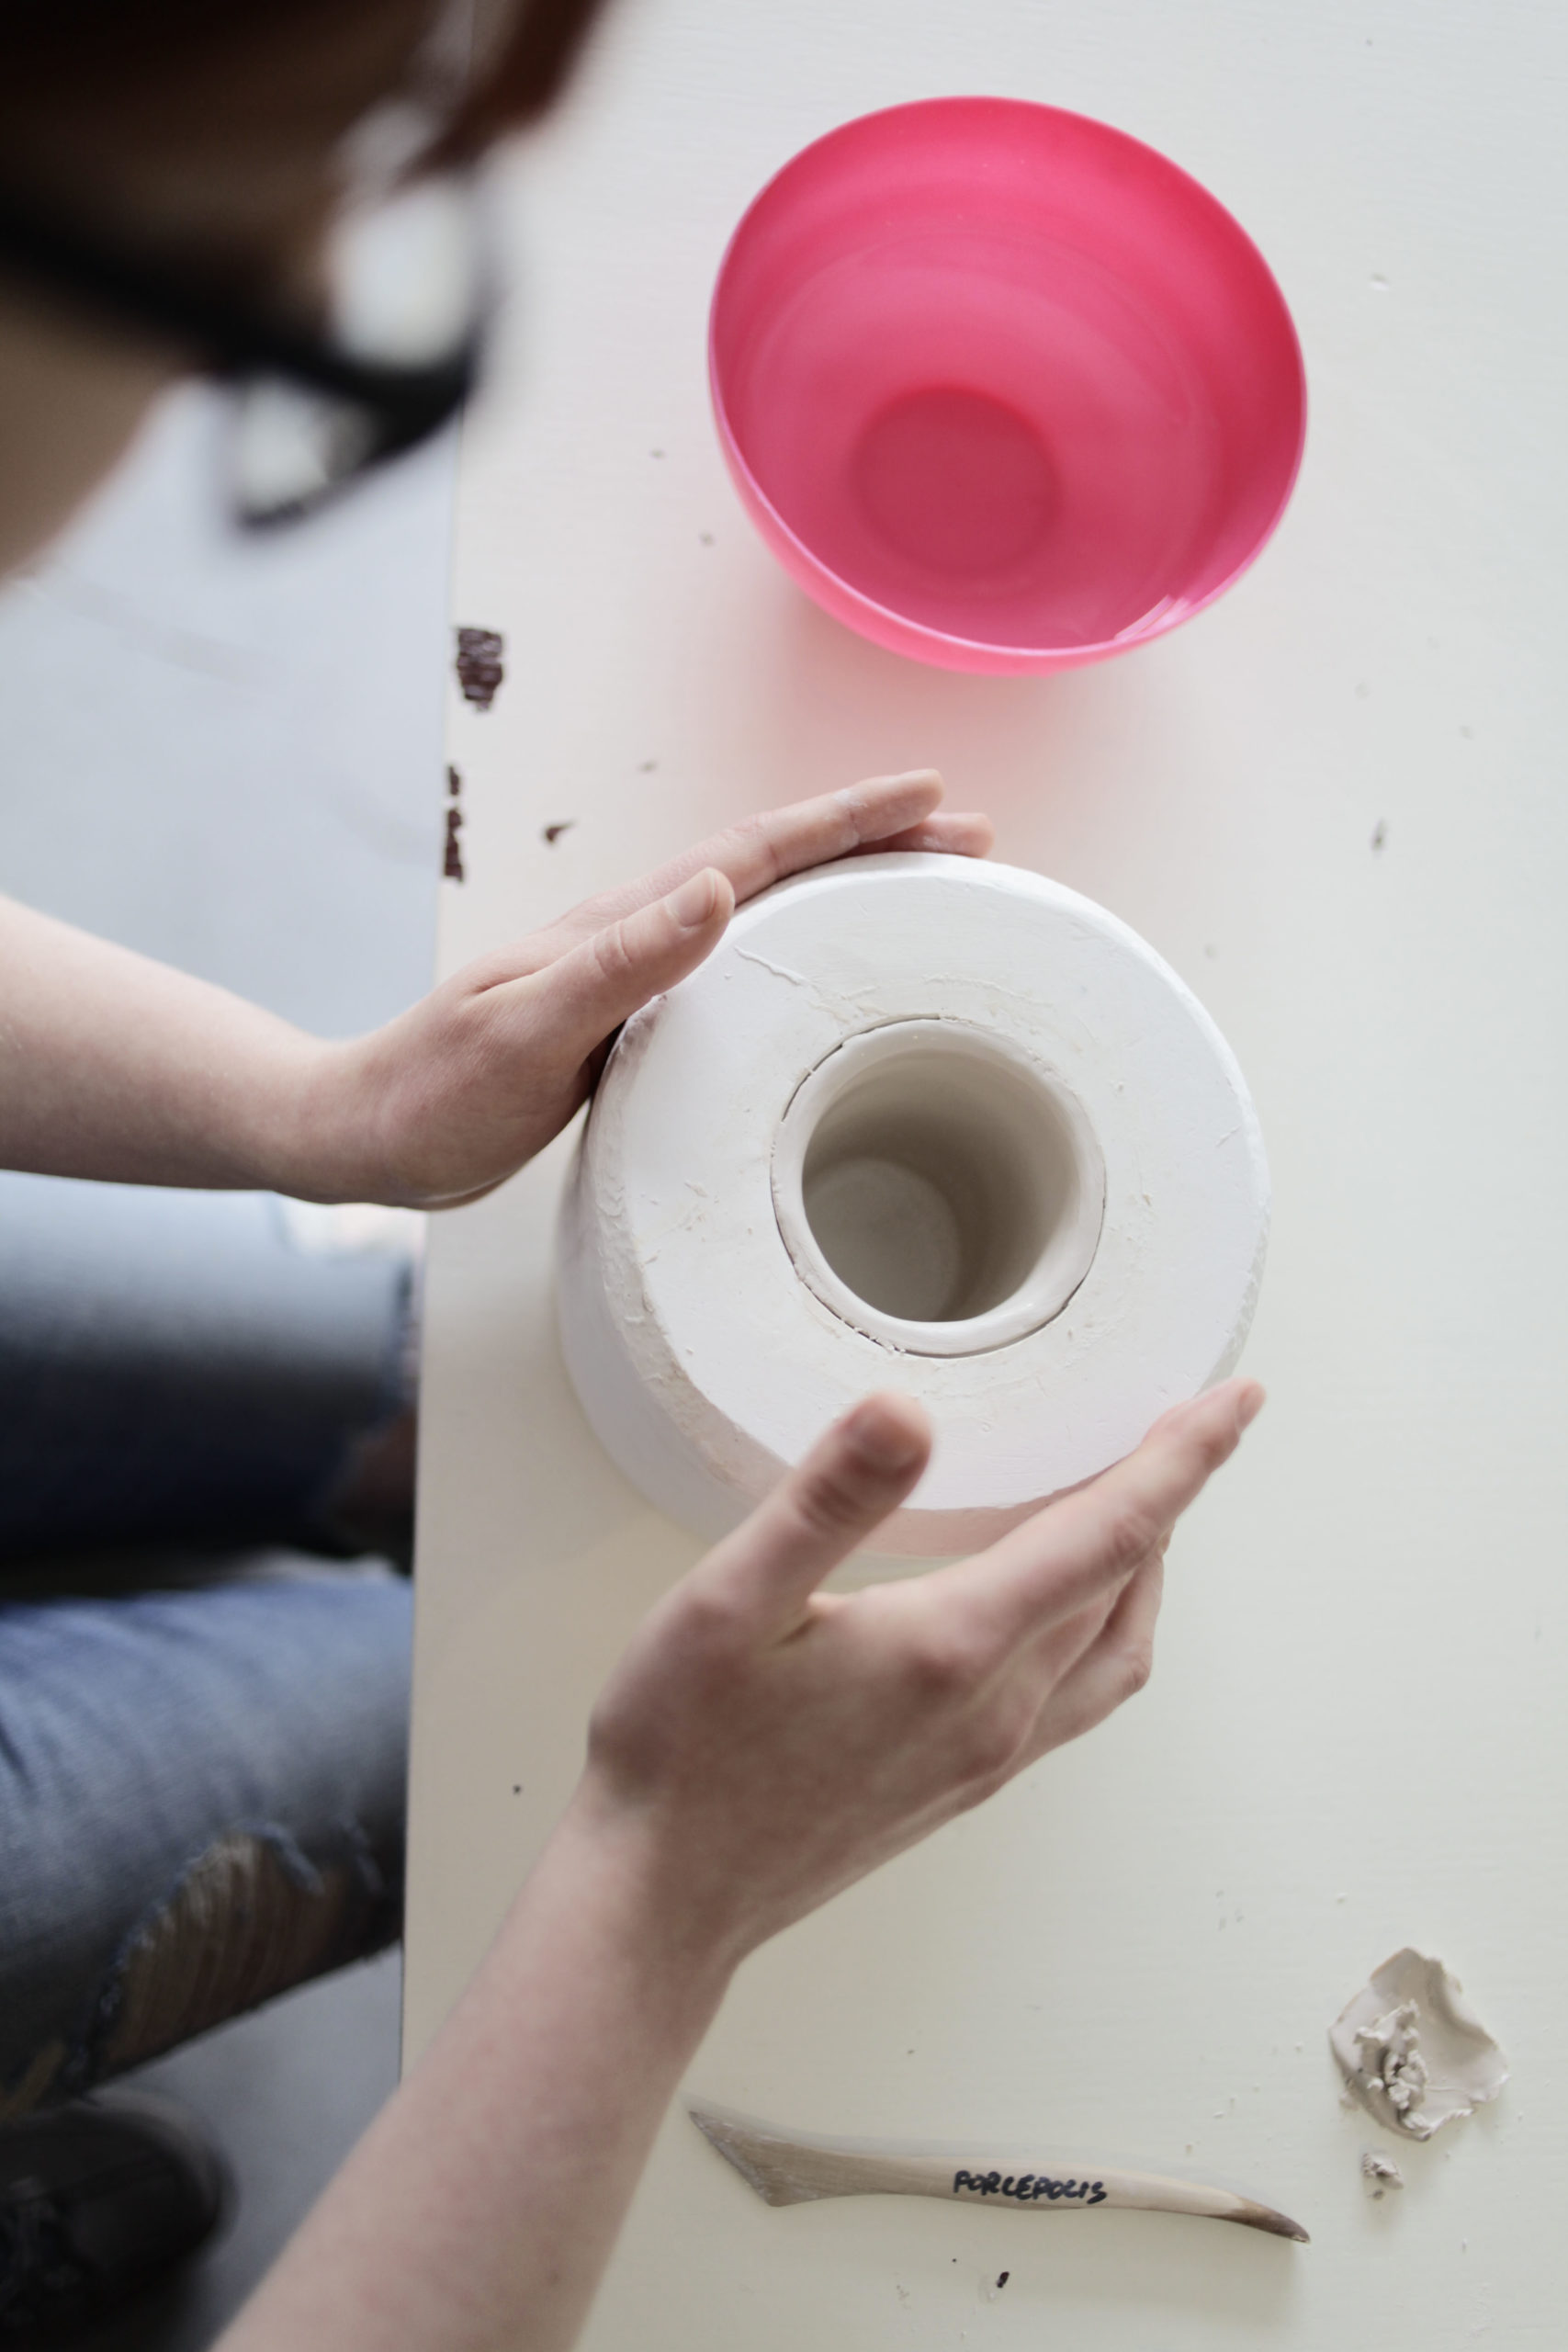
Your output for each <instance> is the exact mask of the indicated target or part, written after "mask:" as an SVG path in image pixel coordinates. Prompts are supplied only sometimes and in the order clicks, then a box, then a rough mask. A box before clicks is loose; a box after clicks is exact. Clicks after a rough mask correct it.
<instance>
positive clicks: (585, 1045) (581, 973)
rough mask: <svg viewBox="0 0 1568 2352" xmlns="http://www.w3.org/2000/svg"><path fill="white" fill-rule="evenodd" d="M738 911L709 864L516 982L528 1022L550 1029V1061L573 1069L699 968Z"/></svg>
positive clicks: (731, 894) (722, 880)
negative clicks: (655, 998)
mask: <svg viewBox="0 0 1568 2352" xmlns="http://www.w3.org/2000/svg"><path fill="white" fill-rule="evenodd" d="M734 911H735V894H734V892H733V890H732V889H731V888H730V886H729V883H728V880H727V879H726V877H725V876H723V875H722V874H718V873H715V872H714V871H713V869H712V868H711V867H708V868H705V869H704V871H702V872H701V873H698V874H694V875H693V876H690V878H689V879H688V880H686V881H684V882H682V884H680V885H679V887H678V888H675V889H674V890H672V891H671V892H670V893H669V895H668V896H667V897H665V898H662V899H656V900H655V902H654V904H653V905H652V906H649V907H642V908H639V909H638V910H637V912H636V913H635V914H629V915H626V916H624V917H623V918H622V919H621V921H620V922H613V923H610V924H607V925H606V926H605V928H604V930H603V931H596V932H594V933H593V934H592V937H591V938H588V939H585V940H583V941H582V942H581V944H580V945H578V946H576V947H573V948H571V949H570V951H569V952H568V953H567V954H566V955H564V956H560V957H558V959H557V961H556V962H555V963H553V964H550V965H547V967H546V968H545V969H544V971H542V972H537V973H535V974H533V975H532V976H531V977H530V978H526V979H523V980H518V981H513V982H512V983H511V984H510V985H511V986H512V987H513V988H514V989H518V990H520V991H525V994H524V995H523V996H522V997H521V998H520V1000H519V1001H521V1002H524V1003H525V1004H526V1005H527V1008H528V1012H529V1015H530V1026H531V1027H533V1026H537V1027H538V1028H542V1029H543V1030H544V1032H545V1034H546V1035H547V1041H548V1050H549V1054H550V1058H551V1059H552V1060H555V1059H558V1060H559V1061H560V1062H561V1063H562V1064H563V1065H564V1066H565V1067H566V1068H568V1069H575V1068H577V1067H578V1066H579V1065H580V1064H581V1063H582V1062H584V1061H586V1060H587V1059H588V1058H589V1057H590V1056H591V1055H592V1053H593V1051H594V1049H595V1048H596V1047H597V1046H600V1045H602V1044H603V1043H604V1039H605V1038H606V1037H607V1036H609V1035H610V1034H611V1032H612V1031H613V1030H615V1029H617V1028H618V1027H619V1026H620V1024H621V1023H622V1022H623V1021H626V1020H629V1019H630V1017H631V1015H632V1014H633V1013H634V1012H637V1009H638V1007H639V1006H641V1005H644V1004H646V1003H647V1002H648V1001H649V997H653V996H657V995H658V994H659V993H660V989H670V988H673V987H674V985H675V983H676V981H677V980H682V979H684V978H685V977H686V974H687V973H688V972H691V971H694V970H695V968H696V967H697V966H698V965H699V964H700V963H701V962H702V960H703V958H704V957H705V956H706V955H708V954H709V952H710V951H711V950H712V948H713V947H714V945H715V944H716V942H717V941H718V939H719V938H720V937H721V936H722V934H723V932H724V927H725V925H726V923H728V921H729V918H730V916H731V915H732V914H733V912H734ZM498 993H504V991H498Z"/></svg>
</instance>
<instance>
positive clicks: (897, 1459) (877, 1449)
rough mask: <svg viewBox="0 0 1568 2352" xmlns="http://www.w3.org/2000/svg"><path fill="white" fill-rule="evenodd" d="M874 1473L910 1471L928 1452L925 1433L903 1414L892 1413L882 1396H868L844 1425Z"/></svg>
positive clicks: (846, 1433) (848, 1435)
mask: <svg viewBox="0 0 1568 2352" xmlns="http://www.w3.org/2000/svg"><path fill="white" fill-rule="evenodd" d="M844 1433H845V1435H846V1436H847V1437H850V1438H852V1440H853V1442H854V1443H855V1444H856V1445H857V1446H858V1447H859V1449H860V1452H861V1453H862V1454H863V1456H864V1458H865V1460H866V1462H867V1463H868V1464H870V1466H871V1467H872V1468H873V1469H874V1470H888V1471H893V1470H907V1469H908V1466H909V1464H910V1463H911V1462H918V1461H919V1458H920V1455H921V1453H923V1452H924V1450H925V1433H924V1431H923V1430H919V1429H915V1428H912V1427H911V1426H910V1424H909V1422H908V1419H906V1418H905V1417H904V1415H903V1414H901V1413H899V1412H897V1411H896V1410H893V1411H890V1410H889V1409H888V1408H887V1406H886V1405H885V1404H884V1403H883V1401H882V1399H881V1398H880V1397H867V1398H866V1400H865V1402H864V1404H863V1405H857V1406H856V1407H855V1409H854V1411H853V1412H852V1414H851V1415H850V1417H849V1419H848V1420H847V1421H846V1422H845V1424H844Z"/></svg>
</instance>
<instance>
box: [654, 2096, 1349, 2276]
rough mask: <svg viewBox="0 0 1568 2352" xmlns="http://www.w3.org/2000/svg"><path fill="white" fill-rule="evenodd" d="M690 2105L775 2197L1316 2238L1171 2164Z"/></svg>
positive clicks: (765, 2193) (759, 2188)
mask: <svg viewBox="0 0 1568 2352" xmlns="http://www.w3.org/2000/svg"><path fill="white" fill-rule="evenodd" d="M686 2111H687V2113H688V2114H689V2115H690V2117H691V2119H692V2120H693V2122H694V2124H695V2125H696V2127H697V2129H698V2131H700V2132H701V2133H702V2134H703V2136H704V2138H705V2139H707V2140H711V2141H712V2143H713V2144H714V2146H715V2147H716V2149H717V2150H718V2153H719V2154H720V2155H721V2156H724V2157H726V2158H728V2162H729V2163H730V2164H732V2165H734V2166H735V2169H736V2171H737V2172H738V2173H739V2175H740V2177H741V2178H742V2179H743V2180H746V2181H749V2182H750V2185H751V2187H752V2188H754V2189H755V2190H756V2192H757V2194H758V2196H759V2197H760V2198H761V2199H762V2201H763V2203H764V2204H767V2205H802V2204H805V2203H807V2201H808V2200H809V2199H813V2198H817V2197H942V2198H946V2199H950V2200H951V2201H953V2202H955V2203H957V2204H960V2205H978V2204H987V2203H994V2204H996V2205H998V2206H1004V2207H1016V2206H1021V2205H1022V2206H1027V2207H1028V2209H1029V2211H1031V2212H1033V2213H1046V2212H1049V2213H1062V2212H1073V2213H1083V2212H1088V2211H1089V2210H1090V2208H1091V2207H1093V2206H1096V2205H1103V2206H1108V2207H1110V2208H1111V2210H1112V2211H1116V2210H1118V2209H1120V2210H1121V2211H1136V2212H1143V2213H1190V2214H1193V2215H1195V2216H1197V2217H1199V2218H1200V2219H1202V2220H1205V2221H1212V2222H1241V2223H1242V2225H1243V2226H1244V2228H1247V2229H1249V2230H1267V2231H1268V2232H1269V2233H1270V2235H1272V2236H1274V2237H1278V2238H1294V2239H1295V2240H1296V2241H1297V2243H1298V2244H1299V2245H1308V2244H1309V2243H1310V2240H1309V2239H1308V2236H1307V2233H1306V2232H1305V2230H1303V2227H1302V2225H1301V2223H1300V2222H1292V2220H1291V2218H1290V2216H1289V2214H1286V2213H1280V2212H1276V2211H1275V2210H1274V2208H1273V2206H1271V2205H1262V2204H1259V2203H1258V2199H1256V2198H1253V2197H1243V2196H1241V2195H1239V2194H1238V2193H1237V2192H1236V2191H1235V2189H1230V2188H1207V2187H1205V2186H1204V2185H1203V2184H1201V2183H1200V2182H1198V2181H1191V2180H1178V2179H1174V2178H1172V2177H1170V2176H1169V2175H1168V2174H1164V2173H1153V2172H1125V2171H1122V2170H1119V2169H1117V2170H1112V2169H1111V2168H1109V2167H1108V2166H1106V2165H1087V2164H1082V2163H1077V2164H1069V2163H1067V2162H1066V2161H1060V2162H1057V2163H1055V2164H1052V2165H1048V2166H1046V2167H1045V2168H1044V2169H1042V2168H1040V2166H1039V2165H1035V2166H1034V2167H1033V2168H1031V2167H1029V2166H1027V2165H1022V2164H1019V2163H1016V2162H1014V2163H1012V2164H1010V2165H1005V2166H1004V2165H995V2164H992V2163H990V2162H988V2161H987V2160H986V2159H985V2158H984V2157H982V2158H981V2160H980V2161H978V2162H975V2161H967V2162H961V2161H959V2159H958V2158H957V2157H956V2156H955V2155H954V2154H951V2153H949V2152H945V2151H943V2150H942V2149H939V2148H934V2147H918V2146H907V2147H899V2146H897V2145H895V2144H893V2143H886V2144H881V2143H874V2142H871V2141H863V2140H834V2139H826V2138H820V2137H818V2135H817V2134H815V2133H807V2132H803V2131H781V2130H780V2129H779V2127H778V2126H777V2125H776V2124H772V2123H761V2122H759V2121H758V2120H756V2119H755V2118H754V2117H751V2116H745V2115H734V2114H731V2113H729V2112H728V2111H727V2110H726V2109H723V2108H716V2107H709V2106H707V2105H706V2104H705V2103H704V2102H702V2101H699V2100H696V2099H692V2100H689V2101H688V2102H687V2109H686Z"/></svg>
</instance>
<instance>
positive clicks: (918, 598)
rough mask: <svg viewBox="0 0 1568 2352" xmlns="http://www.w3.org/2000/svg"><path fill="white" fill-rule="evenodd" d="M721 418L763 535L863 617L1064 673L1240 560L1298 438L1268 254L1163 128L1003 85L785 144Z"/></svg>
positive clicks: (749, 253) (722, 394)
mask: <svg viewBox="0 0 1568 2352" xmlns="http://www.w3.org/2000/svg"><path fill="white" fill-rule="evenodd" d="M709 367H710V372H711V378H712V384H713V399H714V409H715V413H716V416H717V420H718V430H719V435H720V438H721V440H722V442H723V445H724V450H725V455H726V456H727V458H728V460H729V466H730V470H731V471H732V473H733V474H734V476H735V480H736V481H737V483H738V485H739V491H740V494H741V497H742V498H743V499H744V501H745V503H746V504H747V506H748V507H749V509H750V513H751V515H752V517H753V519H754V521H755V522H756V524H757V526H758V528H759V529H760V530H761V534H762V537H764V538H765V539H766V540H767V542H768V544H769V546H770V547H771V548H773V552H774V554H775V555H777V557H778V558H779V560H780V561H781V562H782V563H783V564H784V568H785V570H786V571H789V572H790V573H791V574H793V576H794V577H795V579H796V580H797V581H798V582H800V585H801V586H802V587H803V588H804V589H806V591H807V594H810V595H812V596H814V597H815V598H816V599H817V602H818V604H819V605H824V606H825V607H826V608H827V610H828V611H829V612H830V613H834V614H836V615H837V616H838V617H839V619H840V620H842V621H847V622H848V623H849V625H850V627H851V628H855V629H859V630H860V632H861V634H862V635H863V636H864V637H869V638H873V639H875V641H876V643H877V644H879V645H886V646H890V647H891V648H892V649H893V650H895V651H896V652H899V653H908V654H912V655H913V656H914V658H915V659H916V660H917V661H920V662H937V663H940V664H941V665H942V667H944V668H947V669H953V670H989V671H1018V670H1057V669H1065V668H1066V667H1068V666H1069V665H1071V664H1073V663H1075V662H1096V661H1100V659H1102V658H1103V657H1104V656H1105V655H1106V654H1108V653H1119V652H1121V651H1122V650H1123V649H1124V648H1126V647H1128V646H1132V645H1138V644H1141V643H1142V642H1143V641H1144V640H1145V639H1146V638H1151V637H1157V636H1158V635H1160V634H1161V632H1162V631H1163V630H1165V629H1168V628H1175V626H1176V624H1177V623H1178V622H1179V621H1182V620H1185V619H1187V618H1188V616H1190V614H1192V613H1195V612H1198V611H1200V610H1201V607H1202V606H1203V605H1207V604H1211V603H1212V602H1213V599H1214V598H1215V597H1216V596H1218V595H1219V594H1221V593H1222V591H1224V589H1226V588H1228V587H1229V585H1230V583H1231V582H1232V581H1233V580H1235V578H1236V576H1237V574H1238V573H1240V572H1241V571H1245V570H1246V568H1247V565H1248V564H1249V563H1250V562H1251V561H1252V559H1253V558H1254V556H1255V555H1257V553H1258V549H1259V548H1261V547H1262V546H1263V544H1264V542H1265V540H1266V539H1267V538H1268V537H1269V533H1270V532H1271V531H1272V530H1273V528H1274V526H1275V525H1276V524H1277V523H1278V521H1279V519H1280V515H1281V514H1282V513H1283V511H1284V506H1285V502H1286V500H1287V499H1288V498H1289V496H1290V493H1291V486H1292V482H1293V481H1294V480H1295V475H1296V469H1297V466H1298V465H1299V463H1300V460H1301V451H1302V440H1303V434H1304V431H1305V424H1306V388H1305V382H1304V379H1303V371H1302V356H1301V348H1300V345H1298V343H1297V341H1296V335H1295V330H1294V328H1293V327H1292V323H1291V315H1290V312H1289V311H1287V310H1286V308H1285V302H1284V298H1283V296H1282V295H1281V294H1280V288H1279V287H1278V286H1277V285H1276V284H1275V282H1274V279H1273V277H1272V276H1271V275H1270V273H1269V267H1268V265H1267V263H1266V262H1265V261H1264V259H1263V257H1262V255H1261V254H1259V252H1258V248H1257V246H1256V245H1255V244H1254V243H1252V241H1251V239H1250V238H1249V237H1248V236H1247V233H1246V232H1245V231H1244V230H1243V229H1241V228H1240V227H1239V226H1238V224H1237V223H1236V222H1235V220H1233V219H1232V218H1231V216H1230V214H1229V213H1228V212H1227V211H1226V210H1225V209H1224V206H1223V205H1220V204H1217V203H1216V202H1215V200H1214V198H1213V197H1212V196H1211V195H1209V193H1208V191H1207V190H1206V189H1204V188H1201V187H1199V185H1198V183H1197V181H1196V180H1194V179H1190V177H1189V176H1188V175H1187V174H1186V173H1185V172H1183V171H1179V169H1178V168H1177V166H1176V165H1175V164H1171V163H1168V162H1167V160H1166V158H1165V157H1164V156H1163V155H1158V154H1156V153H1155V151H1154V150H1153V148H1151V147H1145V146H1144V145H1142V143H1141V142H1140V141H1138V140H1136V139H1129V138H1127V137H1126V136H1125V134H1124V133H1123V132H1122V131H1119V130H1111V129H1110V128H1109V127H1108V126H1107V125H1106V124H1105V123H1102V122H1091V121H1090V120H1089V119H1088V117H1087V116H1084V115H1076V114H1064V113H1063V112H1062V111H1061V110H1060V109H1059V108H1058V107H1040V106H1030V105H1027V104H1024V103H1022V102H1021V101H1019V100H1015V99H1011V98H935V99H931V100H928V101H926V102H924V103H923V104H920V105H917V106H907V107H890V108H889V109H888V110H887V112H886V113H884V114H872V115H863V116H862V117H861V118H860V119H859V120H858V121H855V122H847V123H845V124H844V125H843V126H842V128H841V129H840V130H833V131H829V134H828V136H827V137H826V138H825V139H819V140H818V141H816V143H815V145H813V146H810V147H807V149H806V150H805V152H804V153H802V154H799V155H797V156H795V160H794V161H793V163H789V164H785V165H784V170H783V171H782V172H780V173H779V175H778V176H777V177H776V178H775V179H773V180H771V181H770V182H769V183H768V186H767V187H765V188H764V189H763V190H762V192H761V195H760V196H759V197H758V198H757V199H756V201H755V202H754V203H753V204H752V206H751V208H750V210H749V211H748V212H747V214H746V216H745V218H744V219H743V220H742V221H741V223H740V225H739V228H738V229H737V231H736V232H735V235H734V237H733V238H732V239H731V241H730V244H729V250H728V253H727V254H725V257H724V263H723V266H722V267H721V268H720V270H719V274H718V284H717V287H716V289H715V293H714V300H713V315H712V321H711V325H710V334H709Z"/></svg>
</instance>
